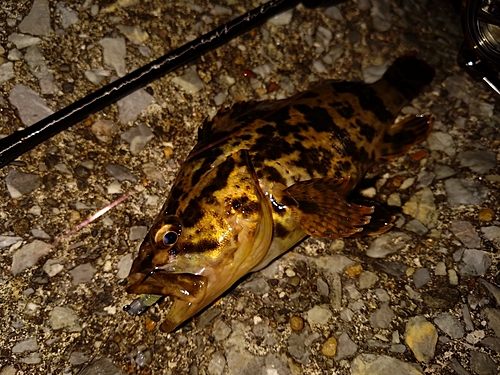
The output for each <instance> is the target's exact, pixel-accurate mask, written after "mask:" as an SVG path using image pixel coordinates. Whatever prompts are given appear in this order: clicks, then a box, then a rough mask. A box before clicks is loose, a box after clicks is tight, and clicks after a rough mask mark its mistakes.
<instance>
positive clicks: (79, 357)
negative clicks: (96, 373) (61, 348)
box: [69, 352, 90, 366]
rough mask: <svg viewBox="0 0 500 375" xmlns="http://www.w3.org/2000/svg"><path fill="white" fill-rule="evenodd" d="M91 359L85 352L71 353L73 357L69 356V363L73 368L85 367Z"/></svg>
mask: <svg viewBox="0 0 500 375" xmlns="http://www.w3.org/2000/svg"><path fill="white" fill-rule="evenodd" d="M89 359H90V358H89V356H87V355H86V354H85V353H83V352H71V355H70V356H69V363H71V365H73V366H78V365H83V364H84V363H85V362H87V361H88V360H89Z"/></svg>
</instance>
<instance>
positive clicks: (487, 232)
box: [481, 226, 500, 248]
mask: <svg viewBox="0 0 500 375" xmlns="http://www.w3.org/2000/svg"><path fill="white" fill-rule="evenodd" d="M481 232H482V233H483V235H484V237H485V238H486V239H487V240H489V241H491V242H493V243H494V244H495V245H496V246H497V248H499V247H500V227H497V226H491V227H481Z"/></svg>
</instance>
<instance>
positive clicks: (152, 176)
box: [141, 163, 167, 187]
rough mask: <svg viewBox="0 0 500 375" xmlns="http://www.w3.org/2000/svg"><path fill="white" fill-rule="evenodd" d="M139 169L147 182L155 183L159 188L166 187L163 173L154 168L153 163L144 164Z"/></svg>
mask: <svg viewBox="0 0 500 375" xmlns="http://www.w3.org/2000/svg"><path fill="white" fill-rule="evenodd" d="M141 169H142V171H143V172H144V174H145V175H146V178H147V180H148V181H151V182H156V183H158V185H159V186H160V187H166V186H167V184H166V183H165V179H164V178H163V173H162V172H161V171H160V170H159V169H158V168H156V165H154V164H153V163H146V164H143V165H141Z"/></svg>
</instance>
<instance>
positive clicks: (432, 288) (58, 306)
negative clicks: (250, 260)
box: [0, 0, 500, 375]
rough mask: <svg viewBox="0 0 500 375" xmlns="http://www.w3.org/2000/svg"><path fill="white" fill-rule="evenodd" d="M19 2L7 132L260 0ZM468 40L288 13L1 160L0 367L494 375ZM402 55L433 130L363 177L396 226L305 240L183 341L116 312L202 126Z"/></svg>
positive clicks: (490, 215)
mask: <svg viewBox="0 0 500 375" xmlns="http://www.w3.org/2000/svg"><path fill="white" fill-rule="evenodd" d="M25 3H26V4H24V3H22V2H17V1H4V2H2V9H1V10H0V112H1V117H0V134H2V135H7V134H9V133H11V132H12V131H14V130H15V129H17V128H22V127H25V126H29V125H30V124H33V123H34V122H36V121H37V120H39V119H40V118H42V117H44V116H46V115H47V114H50V113H52V111H57V110H58V109H61V108H63V107H64V106H66V105H68V104H70V103H72V102H74V101H75V100H77V99H78V98H81V97H83V96H85V95H86V94H87V93H90V92H92V91H93V90H95V89H96V88H98V87H101V86H102V85H104V84H105V83H107V82H110V81H111V80H113V79H115V78H116V77H117V76H123V75H124V74H126V73H127V72H130V71H132V70H133V69H135V68H137V67H139V66H141V65H144V64H145V63H147V62H149V61H151V60H152V59H153V58H157V57H159V56H161V55H162V54H164V53H166V52H168V51H170V50H172V49H174V48H176V47H177V46H180V45H182V44H184V43H186V42H187V41H190V40H192V39H194V38H195V37H197V36H199V35H201V34H202V33H205V32H207V31H209V30H211V29H213V28H214V27H215V26H217V25H219V24H221V23H223V22H226V21H228V20H229V19H231V18H232V17H234V16H236V15H239V14H242V13H243V12H245V11H247V10H249V9H252V8H254V7H255V6H257V5H259V1H257V0H255V1H251V0H226V1H223V2H221V4H220V5H211V4H210V2H208V1H202V0H193V2H192V3H188V2H184V1H160V0H149V1H143V2H140V1H138V0H119V1H117V2H116V3H113V2H112V1H108V0H102V1H98V0H94V1H92V0H86V1H81V2H74V3H70V1H66V2H64V1H59V2H56V1H52V0H50V1H48V0H35V1H34V3H33V2H32V1H30V2H25ZM212 3H215V2H212ZM461 41H462V36H461V30H460V25H459V17H458V15H457V14H456V13H455V12H454V10H453V8H452V7H451V5H449V4H448V3H447V2H446V1H430V0H429V1H428V0H421V1H416V0H405V1H402V0H371V1H369V0H351V1H348V2H347V3H346V4H343V5H341V6H339V7H334V8H329V9H326V10H325V9H323V10H307V9H304V8H303V7H298V8H296V9H295V10H294V11H293V12H289V13H286V14H284V15H282V16H280V17H278V18H276V19H274V20H272V21H271V22H268V23H266V24H265V25H263V26H262V27H260V28H257V29H255V30H253V31H252V32H249V33H248V34H246V35H245V36H243V37H241V38H239V39H236V40H233V41H232V42H230V43H228V44H227V45H225V46H224V47H222V48H220V49H218V50H217V51H215V52H211V53H209V54H207V55H205V56H204V57H202V58H201V59H199V60H198V61H196V62H195V63H194V64H192V65H190V66H186V67H184V68H182V69H179V70H178V71H176V72H175V73H173V74H170V75H168V76H166V77H165V78H163V79H161V80H158V81H157V82H154V83H152V84H151V85H149V86H148V87H147V88H146V89H145V90H141V91H139V92H137V93H135V94H133V95H131V96H130V97H128V98H125V99H123V100H122V101H120V102H119V103H118V104H117V105H112V106H110V107H108V108H106V109H105V110H103V111H102V112H100V113H97V114H95V115H92V116H90V117H89V118H88V120H86V121H85V122H83V123H81V124H78V125H77V126H75V127H73V128H72V129H70V130H68V131H66V132H63V133H62V134H60V135H58V136H56V137H54V138H53V139H51V140H49V141H47V142H45V143H44V144H43V145H41V146H39V147H37V148H36V149H34V150H32V151H30V152H28V153H27V154H26V155H23V157H21V158H20V159H19V160H18V161H16V162H14V163H12V164H11V165H9V166H8V167H5V168H3V169H2V170H0V179H1V181H2V182H1V184H0V186H1V188H0V189H1V190H0V218H1V219H0V248H1V256H0V301H1V304H0V318H1V319H2V325H3V327H4V328H3V329H2V330H1V332H0V375H14V374H76V373H79V374H110V375H111V374H127V373H129V374H191V375H196V374H207V375H220V374H238V375H244V374H266V375H285V374H375V375H377V374H384V375H385V374H391V373H393V374H402V375H406V374H455V373H456V374H459V375H465V374H478V375H489V374H491V375H496V374H498V372H499V365H500V355H499V353H500V306H499V305H500V287H499V286H498V285H499V284H500V275H499V272H498V259H499V257H498V250H499V246H500V210H499V208H498V207H499V202H500V195H499V189H498V187H499V184H500V167H499V166H498V160H499V155H500V154H499V144H500V132H499V131H498V129H499V128H498V120H499V118H498V112H497V111H496V106H497V105H498V102H497V100H498V97H497V96H496V95H495V94H493V93H492V92H491V91H489V90H488V89H487V88H486V87H484V86H483V85H482V84H481V83H476V82H474V81H472V80H471V79H470V78H469V77H468V76H467V75H466V74H465V73H464V72H463V71H462V70H460V69H459V68H458V67H457V66H456V63H455V60H456V55H457V51H458V48H459V46H460V43H461ZM409 52H417V53H418V55H419V56H420V57H421V58H423V59H425V60H426V61H427V62H428V63H429V64H431V65H433V66H434V67H435V68H436V73H437V74H436V78H435V80H434V82H433V84H432V85H431V86H430V87H429V88H428V89H427V90H426V91H425V93H423V94H422V95H421V96H420V97H419V98H417V99H416V100H414V101H413V102H412V104H411V106H408V107H405V108H404V110H403V112H404V113H405V114H414V113H415V114H416V113H421V112H424V113H432V114H434V115H435V117H436V123H435V127H434V130H433V133H432V134H431V136H430V137H429V139H428V141H427V142H425V143H424V144H423V145H420V146H417V147H414V148H413V149H412V150H411V151H410V153H409V154H408V155H405V156H403V157H401V158H399V159H397V160H395V161H394V162H392V163H391V164H389V165H384V166H381V167H379V168H376V169H374V170H373V171H371V172H370V174H369V175H368V176H367V179H366V184H365V185H364V186H363V187H362V193H363V194H364V195H366V196H369V197H374V198H375V199H377V200H379V201H382V202H386V203H387V204H388V205H389V206H392V208H393V209H394V211H395V212H397V216H398V220H397V226H396V228H394V229H393V230H391V231H390V232H388V233H386V234H384V235H381V236H379V237H376V238H363V239H346V240H337V241H323V240H316V239H308V240H306V241H304V242H303V243H302V244H301V245H299V246H297V247H296V248H295V249H294V250H293V251H291V252H289V253H287V254H286V255H285V256H283V257H282V258H280V259H279V260H277V261H275V262H274V263H272V264H271V265H270V266H269V267H268V268H266V269H265V270H263V271H261V272H257V273H255V274H253V275H250V276H249V277H248V278H246V279H245V280H243V281H242V282H241V283H240V284H239V285H238V286H236V287H235V288H233V290H232V291H230V292H229V293H227V294H226V295H225V296H224V297H223V298H222V299H220V300H219V301H217V302H216V303H215V304H214V305H213V306H211V307H210V308H208V309H207V310H206V311H205V312H204V313H202V314H201V315H200V316H198V317H196V318H195V319H193V320H192V321H190V322H189V323H188V324H187V325H185V326H184V327H183V328H182V329H180V330H178V331H177V332H174V333H172V334H163V333H161V332H160V331H159V330H158V325H157V323H158V321H159V320H160V319H161V317H162V314H164V309H160V308H159V307H157V306H155V307H153V308H152V309H150V310H149V311H148V312H147V313H146V314H144V315H143V316H141V317H135V318H134V317H131V316H129V315H128V314H127V313H125V312H124V311H123V310H122V307H123V306H124V305H126V304H127V303H130V301H131V300H132V299H133V298H135V297H133V296H129V295H127V294H126V293H125V291H124V285H125V281H124V278H125V277H126V275H127V272H128V269H129V267H130V264H131V261H132V259H133V256H134V255H135V252H136V251H137V248H138V245H139V244H140V242H141V240H142V238H143V236H144V235H145V233H146V231H147V227H148V225H149V224H150V223H151V222H152V220H153V218H154V217H155V216H156V214H157V211H158V210H159V207H160V206H161V205H162V204H163V201H164V199H165V198H166V196H167V194H168V189H169V186H170V185H171V183H172V181H173V179H174V177H175V174H176V171H177V170H178V168H179V165H180V163H181V162H182V160H183V159H184V158H185V157H186V155H187V154H188V152H189V150H190V149H191V148H192V147H193V145H194V143H195V136H196V129H197V127H198V126H199V125H200V124H201V122H202V120H203V119H204V118H205V117H206V116H213V115H214V114H215V113H216V111H217V109H218V108H219V107H220V106H222V105H226V106H227V105H231V104H232V103H235V102H237V101H241V100H249V99H257V100H264V99H271V100H272V99H279V98H283V97H287V96H290V95H291V94H293V93H295V92H296V91H299V90H304V89H306V88H307V87H308V86H309V85H311V84H312V83H314V82H317V81H320V80H322V79H326V78H335V79H342V80H365V81H370V80H374V79H376V78H377V77H378V76H380V74H381V73H382V72H383V71H384V70H385V69H386V67H387V66H388V64H390V62H391V61H392V60H394V59H395V58H396V57H398V56H400V55H402V54H405V53H409ZM120 197H126V199H125V200H124V201H123V202H121V203H120V204H118V205H116V206H115V207H114V208H112V209H111V210H109V211H108V212H107V213H106V214H105V215H103V216H102V217H100V218H99V219H97V220H95V221H94V222H92V223H89V224H87V225H84V226H83V227H81V228H80V227H77V226H78V225H79V224H80V223H82V222H84V220H85V219H86V218H87V217H88V216H89V215H92V214H94V213H95V212H97V211H98V210H100V209H101V208H103V207H106V206H108V205H109V204H110V203H112V202H115V201H116V200H117V199H119V198H120Z"/></svg>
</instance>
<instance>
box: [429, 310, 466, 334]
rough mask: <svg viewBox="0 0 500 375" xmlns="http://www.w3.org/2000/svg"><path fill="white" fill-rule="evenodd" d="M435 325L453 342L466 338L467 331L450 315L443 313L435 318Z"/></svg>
mask: <svg viewBox="0 0 500 375" xmlns="http://www.w3.org/2000/svg"><path fill="white" fill-rule="evenodd" d="M434 324H435V325H436V326H438V328H439V329H441V330H442V331H443V332H444V333H446V334H447V335H448V336H450V338H452V339H453V340H455V339H460V338H462V337H464V334H465V331H464V328H463V326H462V324H461V323H460V321H459V320H458V319H457V318H455V317H454V316H453V315H451V314H450V313H447V312H443V313H441V314H439V315H437V316H436V317H435V318H434Z"/></svg>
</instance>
